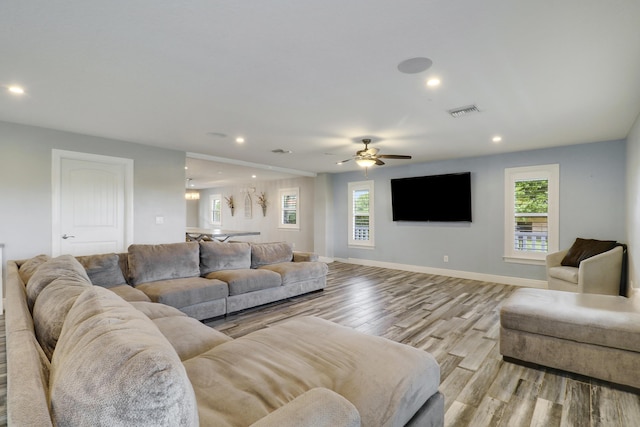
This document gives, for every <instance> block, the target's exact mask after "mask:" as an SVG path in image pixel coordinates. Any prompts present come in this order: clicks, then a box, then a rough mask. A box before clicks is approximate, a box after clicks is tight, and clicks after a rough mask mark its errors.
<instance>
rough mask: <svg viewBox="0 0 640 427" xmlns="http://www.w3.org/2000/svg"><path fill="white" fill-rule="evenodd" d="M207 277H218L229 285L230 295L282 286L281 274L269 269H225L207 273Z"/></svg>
mask: <svg viewBox="0 0 640 427" xmlns="http://www.w3.org/2000/svg"><path fill="white" fill-rule="evenodd" d="M207 279H218V280H222V281H223V282H226V283H227V285H228V286H229V295H240V294H246V293H247V292H254V291H261V290H263V289H269V288H277V287H278V286H282V278H281V277H280V275H279V274H277V273H275V272H273V271H269V270H262V269H258V270H254V269H246V270H223V271H214V272H212V273H209V274H207Z"/></svg>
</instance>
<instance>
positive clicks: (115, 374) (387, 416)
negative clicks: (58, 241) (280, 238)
mask: <svg viewBox="0 0 640 427" xmlns="http://www.w3.org/2000/svg"><path fill="white" fill-rule="evenodd" d="M187 245H189V244H187ZM196 245H197V244H196ZM184 248H189V249H188V250H187V249H184ZM191 248H192V246H180V247H179V249H182V250H184V253H182V255H180V256H179V257H175V258H172V257H167V255H168V251H169V249H175V248H172V247H171V245H153V247H133V248H130V251H129V254H127V256H126V260H125V259H124V258H125V256H124V255H122V254H120V255H116V256H115V257H114V256H106V255H102V256H92V257H80V258H79V259H76V258H74V257H72V256H70V255H64V256H60V257H57V258H53V259H48V257H45V256H40V257H35V258H32V259H30V260H26V261H18V262H16V261H9V262H8V263H7V270H8V271H7V283H6V298H7V300H6V301H7V303H6V315H5V322H6V329H7V336H6V337H7V417H8V424H9V425H16V426H27V425H29V426H31V425H37V426H50V425H57V426H83V425H86V426H98V425H108V426H133V425H135V426H196V425H201V426H249V425H253V426H256V427H271V426H279V427H287V426H296V427H298V426H314V427H322V426H326V427H329V426H330V427H339V426H359V425H363V426H402V425H410V426H442V425H443V424H444V403H443V396H442V394H440V393H439V392H438V386H439V375H440V370H439V366H438V363H437V362H436V360H435V359H434V358H433V357H432V356H431V355H430V354H428V353H426V352H424V351H421V350H418V349H416V348H413V347H410V346H407V345H403V344H399V343H395V342H392V341H389V340H387V339H384V338H380V337H374V336H369V335H366V334H362V333H359V332H356V331H354V330H351V329H349V328H346V327H342V326H339V325H336V324H334V323H331V322H328V321H325V320H321V319H318V318H314V317H299V318H296V319H293V320H290V321H288V322H284V323H281V324H278V325H275V326H272V327H269V328H265V329H261V330H259V331H256V332H253V333H251V334H248V335H246V336H244V337H241V338H238V339H235V340H234V339H231V338H229V337H227V336H226V335H224V334H222V333H220V332H218V331H216V330H214V329H212V328H209V327H207V326H205V325H204V324H203V323H201V322H200V321H198V320H196V319H195V318H193V317H189V316H187V315H186V314H185V313H190V314H195V317H210V315H211V313H223V312H225V310H222V308H221V306H219V305H218V303H217V302H216V301H223V302H224V305H225V306H226V304H227V302H228V301H229V300H228V299H227V298H231V297H233V296H237V297H238V302H237V305H235V306H233V307H243V306H245V305H250V304H253V303H261V302H263V301H268V300H273V299H274V298H278V297H281V296H283V295H289V293H288V292H285V293H278V292H275V291H273V289H278V287H277V286H275V284H274V283H272V282H268V285H264V286H261V285H260V282H261V281H262V277H263V275H264V277H275V276H273V275H271V274H264V273H257V274H256V273H252V272H251V270H261V269H262V270H265V271H269V272H272V273H274V274H279V275H280V277H282V278H283V279H282V282H283V283H282V284H281V285H279V287H280V288H284V287H291V288H292V290H291V291H290V292H299V291H302V290H307V289H309V288H312V287H314V286H317V283H318V281H319V280H316V279H314V278H310V276H309V275H304V274H303V273H302V272H301V271H299V270H297V268H299V267H292V266H293V265H294V264H298V263H296V262H291V260H289V261H283V262H281V263H267V264H266V265H262V264H261V262H258V261H260V260H262V261H265V259H264V258H263V257H264V256H267V258H269V257H272V256H274V255H275V253H278V252H279V251H278V250H276V251H275V252H274V251H273V249H274V248H273V247H262V248H260V249H258V250H264V251H266V252H268V253H263V254H257V257H256V258H255V261H256V263H255V264H254V267H257V268H255V269H251V268H244V267H246V266H247V264H246V259H245V260H244V261H243V262H242V263H240V262H239V261H237V259H236V258H234V257H231V256H230V257H229V259H228V260H227V261H224V262H222V261H220V262H219V263H217V264H216V263H215V262H213V260H212V259H208V261H207V262H204V263H203V261H202V260H203V258H202V256H203V255H202V254H203V251H201V249H202V248H203V247H202V246H200V247H198V246H196V248H197V249H198V250H199V255H198V256H199V257H200V259H199V261H198V263H197V265H199V266H200V268H202V266H203V265H207V267H206V268H205V271H202V270H201V271H200V273H199V274H198V275H195V273H196V271H195V268H194V266H193V265H192V263H194V262H196V261H195V259H194V258H193V257H192V254H191V252H190V250H191ZM238 248H239V247H237V246H234V247H232V249H233V250H232V251H231V252H228V254H231V253H232V252H233V251H235V250H236V249H238ZM209 249H211V248H209ZM217 249H223V248H222V247H216V248H214V250H217ZM227 249H229V248H228V247H227ZM207 256H208V255H206V254H205V255H204V259H205V261H206V260H207ZM155 257H157V258H155ZM224 258H225V257H224V256H222V257H221V258H220V260H224ZM177 259H179V260H180V261H179V262H180V263H185V264H188V266H184V270H181V269H176V268H169V267H168V265H169V264H171V263H175V262H178V261H176V260H177ZM251 259H252V260H254V258H253V253H252V258H251ZM271 259H275V258H271ZM307 262H312V263H313V261H307ZM277 264H284V265H280V266H277ZM299 264H305V262H302V263H299ZM154 265H155V266H156V267H157V268H158V270H154V269H153V267H152V266H154ZM125 266H128V267H126V268H123V267H125ZM236 267H238V268H236ZM239 267H242V268H239ZM249 267H251V266H249ZM266 267H268V268H266ZM318 268H320V267H318ZM325 268H326V266H325ZM209 269H211V271H206V270H209ZM320 269H321V268H320ZM321 270H322V269H321ZM118 271H120V273H121V275H122V276H125V275H124V274H122V273H123V272H127V274H128V276H129V282H127V280H126V279H124V277H120V276H119V275H118V274H117V272H118ZM223 271H226V272H229V271H231V272H233V271H236V274H235V275H234V274H231V273H225V274H227V275H226V276H224V277H222V276H221V274H222V273H219V272H223ZM324 271H325V273H326V270H324ZM216 272H218V273H219V274H217V275H215V274H214V275H213V276H212V274H213V273H216ZM258 275H260V276H258ZM184 276H189V277H184ZM203 276H204V277H203ZM214 276H215V277H214ZM114 278H116V279H117V280H114ZM222 279H224V281H223V280H222ZM268 280H270V279H267V281H268ZM204 281H209V282H204ZM115 282H123V283H115ZM129 283H131V284H129ZM206 283H212V284H213V285H214V286H213V288H214V289H213V290H209V289H206V286H205V285H203V284H206ZM322 283H324V282H322ZM97 284H99V285H100V286H96V285H97ZM219 284H228V289H227V290H223V291H221V290H220V289H222V286H219ZM174 287H175V289H174V290H173V291H172V289H173V288H174ZM106 288H109V289H106ZM231 288H233V290H231ZM217 292H220V293H217ZM243 292H244V293H249V294H250V293H259V292H264V294H263V295H264V297H259V298H253V297H252V298H247V300H248V301H249V302H247V301H245V302H240V301H242V298H240V297H241V296H242V295H243ZM121 295H122V296H124V297H125V298H123V297H121ZM223 295H225V296H223ZM126 299H128V301H127V300H126ZM150 300H157V301H166V302H169V303H171V304H173V305H175V306H177V307H171V306H170V305H167V304H163V303H161V302H153V301H150ZM178 308H179V309H178Z"/></svg>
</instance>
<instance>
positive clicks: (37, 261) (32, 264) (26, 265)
mask: <svg viewBox="0 0 640 427" xmlns="http://www.w3.org/2000/svg"><path fill="white" fill-rule="evenodd" d="M50 259H51V257H50V256H49V255H44V254H42V255H38V256H35V257H33V258H29V259H28V260H26V261H25V262H23V263H22V264H20V270H18V274H20V278H21V279H22V281H23V282H24V283H25V284H26V283H28V282H29V279H31V276H33V273H35V272H36V270H37V269H38V268H39V267H40V266H41V265H42V264H44V263H45V262H47V261H49V260H50Z"/></svg>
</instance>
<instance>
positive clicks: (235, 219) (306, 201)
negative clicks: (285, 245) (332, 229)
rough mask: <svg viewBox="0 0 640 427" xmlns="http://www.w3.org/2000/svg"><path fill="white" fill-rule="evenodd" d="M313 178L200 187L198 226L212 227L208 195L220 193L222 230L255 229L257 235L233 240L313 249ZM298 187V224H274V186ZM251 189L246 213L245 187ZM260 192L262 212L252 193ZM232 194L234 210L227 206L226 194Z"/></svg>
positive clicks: (275, 187) (227, 195)
mask: <svg viewBox="0 0 640 427" xmlns="http://www.w3.org/2000/svg"><path fill="white" fill-rule="evenodd" d="M314 180H315V178H308V177H297V178H291V179H283V180H276V181H251V182H246V183H243V184H241V183H238V184H236V185H233V186H226V187H218V188H207V189H202V190H200V203H199V205H200V208H199V224H198V226H199V227H202V228H212V225H211V223H210V222H209V196H210V195H212V194H220V195H221V196H222V226H220V227H219V228H223V229H226V230H240V231H259V232H260V235H259V236H243V237H234V238H233V240H238V241H246V242H289V243H292V244H293V245H294V249H295V250H297V251H313V250H314V217H315V207H314V201H315V184H314ZM296 187H297V188H299V189H300V193H299V197H300V200H299V202H300V211H299V215H300V228H299V229H286V228H278V224H279V221H278V219H279V213H280V211H279V203H278V190H280V189H284V188H296ZM247 189H252V192H250V193H249V194H250V196H251V214H250V215H247V214H246V212H245V209H244V206H245V204H244V200H245V195H246V194H247V192H246V190H247ZM262 192H264V193H265V195H266V196H267V211H266V215H263V213H262V208H261V207H260V206H258V204H257V199H256V197H257V196H258V195H259V194H260V193H262ZM230 195H232V196H233V199H234V202H235V206H236V207H235V212H234V214H233V215H231V211H230V209H229V207H228V206H227V202H226V200H225V198H226V197H229V196H230Z"/></svg>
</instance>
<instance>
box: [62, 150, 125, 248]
mask: <svg viewBox="0 0 640 427" xmlns="http://www.w3.org/2000/svg"><path fill="white" fill-rule="evenodd" d="M64 159H71V160H82V161H87V162H95V163H103V164H104V163H107V164H112V165H122V166H124V175H125V176H124V204H125V206H124V243H125V248H124V249H125V250H126V248H127V247H129V245H131V244H132V243H133V159H126V158H123V157H112V156H103V155H100V154H89V153H81V152H77V151H67V150H57V149H52V150H51V185H52V188H51V201H52V210H51V254H52V256H58V255H60V251H61V249H60V247H61V241H60V235H61V233H62V228H61V221H60V208H61V202H60V196H61V188H60V184H61V182H60V181H61V170H62V160H64Z"/></svg>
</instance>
